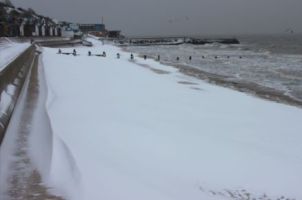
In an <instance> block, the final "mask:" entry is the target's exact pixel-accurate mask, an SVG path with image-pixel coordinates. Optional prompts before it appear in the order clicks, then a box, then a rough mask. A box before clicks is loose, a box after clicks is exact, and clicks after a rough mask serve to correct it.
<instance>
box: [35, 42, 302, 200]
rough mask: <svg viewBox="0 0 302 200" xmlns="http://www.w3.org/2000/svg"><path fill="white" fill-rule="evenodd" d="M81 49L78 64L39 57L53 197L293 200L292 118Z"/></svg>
mask: <svg viewBox="0 0 302 200" xmlns="http://www.w3.org/2000/svg"><path fill="white" fill-rule="evenodd" d="M90 40H91V41H92V42H93V43H94V47H91V48H88V47H82V48H79V47H78V48H77V53H78V54H80V55H79V56H71V55H70V56H67V55H59V54H57V51H58V50H57V49H51V48H43V54H42V56H43V59H42V60H43V64H44V70H45V79H46V83H47V92H48V95H47V100H46V111H47V115H48V117H49V120H50V126H51V130H52V134H53V136H52V137H53V139H52V140H51V141H52V149H53V151H52V153H53V154H52V158H50V159H51V164H50V165H51V166H50V170H49V172H45V171H43V170H40V171H41V172H42V177H43V180H44V181H45V182H46V184H47V185H48V186H50V187H51V188H52V192H54V193H57V194H61V195H62V196H64V197H66V198H67V199H75V200H77V199H106V200H111V199H114V200H117V199H123V200H125V199H144V200H148V199H150V200H151V199H152V200H154V199H157V200H159V199H173V200H178V199H179V200H180V199H191V200H194V199H205V200H210V199H235V197H233V198H232V195H233V196H236V197H238V198H237V199H243V197H242V198H239V196H240V195H247V196H248V195H249V196H250V197H252V198H255V199H259V198H260V197H261V196H264V197H267V199H268V198H270V199H277V198H279V197H281V196H285V197H288V198H295V199H301V198H302V191H301V188H300V187H301V185H302V173H301V169H302V156H301V152H302V146H301V142H302V135H301V130H302V124H301V119H302V110H301V109H299V108H296V107H292V106H287V105H283V104H278V103H274V102H270V101H266V100H262V99H258V98H255V97H253V96H249V95H247V94H245V93H240V92H237V91H233V90H231V89H227V88H221V87H218V86H214V85H210V84H208V83H206V82H204V81H201V80H197V79H194V78H191V77H188V76H185V75H183V74H181V73H179V72H178V71H177V70H176V69H174V68H172V67H168V66H164V65H161V64H159V63H157V62H155V61H153V60H143V59H142V58H137V57H136V58H135V62H131V61H129V58H130V54H129V53H126V52H123V51H121V50H120V49H118V48H117V47H114V46H111V45H102V43H101V42H99V41H96V40H93V39H90ZM72 50H73V49H72V48H64V49H62V51H63V52H72ZM88 51H91V52H92V53H93V54H94V53H99V54H101V53H102V51H106V53H107V57H106V58H104V57H94V56H93V57H88V56H87V54H88ZM116 53H120V54H121V59H117V58H116ZM147 65H149V67H148V66H147ZM150 67H151V69H152V68H154V69H157V70H158V69H160V70H163V71H166V72H168V73H163V74H158V73H155V72H154V70H153V71H152V70H150ZM180 82H192V83H194V85H192V84H191V85H190V84H180ZM35 150H37V147H36V146H35V143H33V145H32V151H33V152H34V151H35ZM33 159H35V162H36V163H37V165H38V164H39V163H41V162H43V159H42V158H41V156H35V155H33ZM40 168H41V169H42V168H43V167H40ZM230 193H231V194H230ZM247 193H248V194H247ZM264 199H265V198H264Z"/></svg>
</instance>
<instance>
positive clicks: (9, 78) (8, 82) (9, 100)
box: [0, 45, 36, 144]
mask: <svg viewBox="0 0 302 200" xmlns="http://www.w3.org/2000/svg"><path fill="white" fill-rule="evenodd" d="M35 50H36V48H35V46H33V45H32V46H30V47H29V48H28V49H27V50H25V51H24V52H23V53H22V54H21V55H20V56H18V57H17V58H16V59H15V60H14V61H12V62H11V63H10V64H9V65H8V66H7V67H6V68H5V69H4V70H2V71H1V72H0V94H1V96H0V102H1V104H0V144H1V142H2V140H3V138H4V135H5V131H6V128H7V126H8V124H9V121H10V118H11V115H12V113H13V111H14V108H15V105H16V102H17V99H18V97H19V95H20V92H21V90H22V87H23V85H24V81H25V79H26V77H27V75H28V72H29V70H30V68H31V66H32V65H33V62H34V58H35Z"/></svg>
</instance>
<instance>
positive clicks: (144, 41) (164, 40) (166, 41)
mask: <svg viewBox="0 0 302 200" xmlns="http://www.w3.org/2000/svg"><path fill="white" fill-rule="evenodd" d="M118 43H119V45H120V46H154V45H181V44H192V45H205V44H214V43H218V44H240V41H239V40H238V39H237V38H217V39H206V38H205V39H203V38H193V37H140V38H137V37H136V38H126V39H123V40H120V41H118Z"/></svg>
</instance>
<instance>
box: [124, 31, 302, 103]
mask: <svg viewBox="0 0 302 200" xmlns="http://www.w3.org/2000/svg"><path fill="white" fill-rule="evenodd" d="M200 38H205V37H204V36H200ZM220 38H223V37H220ZM236 38H237V39H239V41H240V44H238V45H226V44H218V43H214V44H206V45H192V44H182V45H176V46H173V45H171V46H128V47H126V50H127V51H130V52H134V53H138V54H141V55H147V56H148V57H153V58H156V57H157V56H158V55H160V58H161V61H162V62H165V63H170V64H172V65H173V64H180V65H183V66H190V67H194V68H198V69H200V70H202V71H204V72H207V73H211V74H216V75H219V76H221V77H224V78H226V79H228V80H235V81H236V80H237V81H238V82H240V81H244V82H248V83H254V84H257V85H260V86H264V87H267V88H272V89H274V90H276V91H278V92H280V93H282V94H284V95H286V96H289V97H290V98H292V99H295V100H298V101H301V102H302V34H301V35H300V34H288V35H243V36H238V37H236ZM190 56H191V58H192V59H191V60H190V59H189V57H190ZM177 57H179V60H177V59H176V58H177Z"/></svg>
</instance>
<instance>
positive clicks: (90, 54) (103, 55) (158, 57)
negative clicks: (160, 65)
mask: <svg viewBox="0 0 302 200" xmlns="http://www.w3.org/2000/svg"><path fill="white" fill-rule="evenodd" d="M58 54H64V53H62V51H61V49H59V51H58ZM72 55H74V56H76V55H77V51H76V50H75V49H73V52H72ZM88 56H92V53H91V51H88ZM97 56H102V57H106V52H105V51H103V53H102V54H97ZM116 57H117V58H118V59H119V58H120V57H121V55H120V53H117V54H116ZM201 57H202V58H203V59H205V58H206V57H205V56H201ZM214 58H215V59H218V58H219V57H218V56H214ZM227 58H228V59H230V56H227ZM239 58H240V59H242V56H239ZM130 59H131V60H133V59H134V55H133V54H132V53H131V54H130ZM144 59H145V60H147V55H144ZM156 60H157V61H160V55H158V56H157V59H156ZM176 60H177V61H179V60H180V58H179V57H178V56H177V57H176ZM189 60H190V61H191V60H192V56H189Z"/></svg>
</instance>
